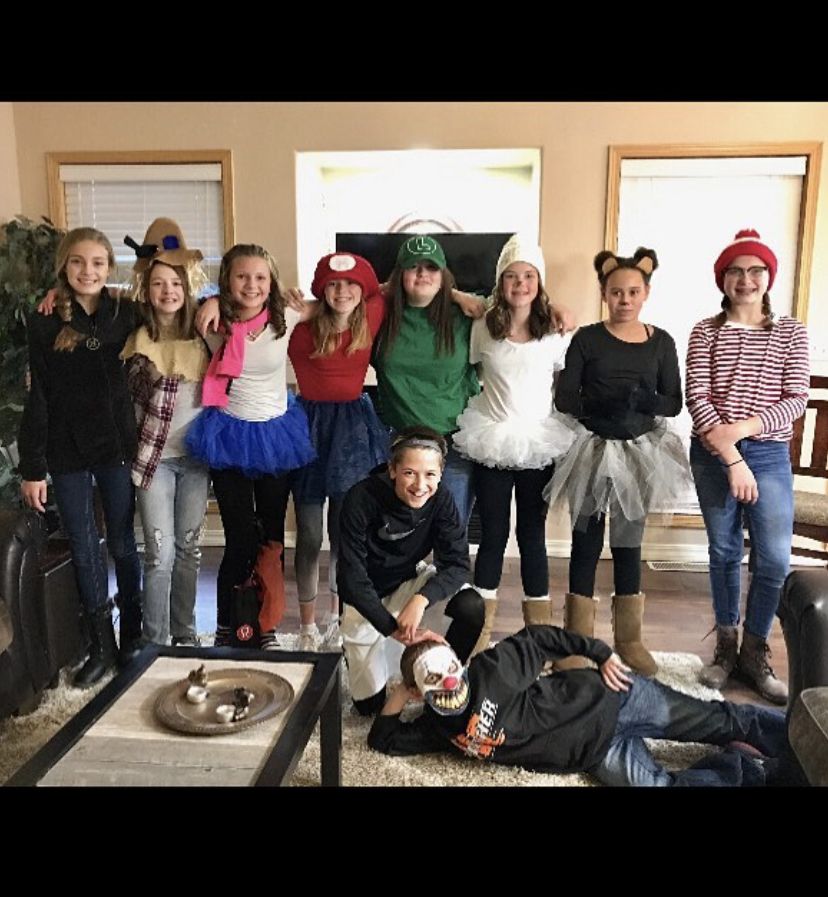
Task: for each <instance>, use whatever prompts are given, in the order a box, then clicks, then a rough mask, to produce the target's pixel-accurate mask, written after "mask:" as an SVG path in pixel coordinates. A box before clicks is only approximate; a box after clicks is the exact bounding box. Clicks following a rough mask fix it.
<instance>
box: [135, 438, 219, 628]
mask: <svg viewBox="0 0 828 897" xmlns="http://www.w3.org/2000/svg"><path fill="white" fill-rule="evenodd" d="M209 487H210V471H209V470H208V469H207V467H206V466H205V465H204V464H202V463H201V462H200V461H198V460H196V459H195V458H191V457H189V456H188V455H184V456H182V457H180V458H167V459H165V460H162V461H161V463H160V464H159V465H158V469H157V470H156V472H155V476H154V477H153V478H152V483H151V484H150V488H149V489H139V490H138V511H139V513H140V514H141V525H142V526H143V529H144V542H145V548H144V636H145V637H146V638H147V639H149V640H150V641H151V642H155V643H156V644H159V645H166V644H167V642H168V640H169V637H170V634H172V635H173V636H175V637H177V638H193V637H195V635H196V626H195V603H196V586H197V584H198V569H199V566H200V564H201V547H200V542H201V531H202V527H203V525H204V512H205V509H206V507H207V492H208V489H209Z"/></svg>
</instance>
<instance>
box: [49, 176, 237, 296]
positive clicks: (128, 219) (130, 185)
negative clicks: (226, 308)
mask: <svg viewBox="0 0 828 897" xmlns="http://www.w3.org/2000/svg"><path fill="white" fill-rule="evenodd" d="M59 172H60V173H59V179H60V187H61V192H62V194H63V200H64V203H65V220H66V226H67V227H68V228H73V227H95V228H98V230H101V231H103V232H104V233H105V234H106V235H107V237H109V239H110V241H111V242H112V247H113V249H114V250H115V257H116V262H117V268H116V272H115V273H114V274H113V276H112V282H113V283H119V284H128V283H129V282H130V279H131V277H132V266H133V264H134V262H135V253H134V251H133V250H132V249H130V248H129V247H128V246H126V245H125V244H124V237H125V236H127V235H128V236H130V237H132V238H133V239H134V240H136V241H137V242H138V243H140V242H141V241H142V240H143V238H144V234H145V233H146V230H147V227H148V226H149V224H150V223H151V222H152V221H153V219H155V218H159V217H162V216H163V217H167V218H172V219H174V220H175V221H177V222H178V224H179V225H180V227H181V231H182V233H183V234H184V239H185V240H186V243H187V246H188V247H189V248H191V249H200V250H201V251H202V253H203V254H204V262H203V265H204V268H205V271H206V272H207V275H208V278H209V281H210V285H209V286H208V288H207V289H209V290H210V291H211V292H214V291H215V288H216V286H215V285H216V283H217V281H218V269H219V264H220V263H221V257H222V255H223V254H224V251H225V248H226V247H225V245H224V244H225V227H224V214H225V210H224V202H223V189H222V166H221V165H220V164H218V163H206V164H205V163H193V164H163V165H156V164H150V165H145V164H103V165H100V164H95V165H83V164H80V165H75V164H66V165H60V169H59Z"/></svg>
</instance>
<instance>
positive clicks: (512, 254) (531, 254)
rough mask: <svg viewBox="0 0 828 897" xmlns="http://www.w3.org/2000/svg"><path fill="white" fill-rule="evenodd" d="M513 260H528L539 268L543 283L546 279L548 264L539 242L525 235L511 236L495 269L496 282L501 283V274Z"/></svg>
mask: <svg viewBox="0 0 828 897" xmlns="http://www.w3.org/2000/svg"><path fill="white" fill-rule="evenodd" d="M512 262H526V263H527V264H530V265H532V267H534V268H537V271H538V274H540V279H541V283H543V282H544V281H545V280H546V265H545V264H544V261H543V250H542V249H541V248H540V246H538V244H537V243H533V242H532V241H531V240H529V239H527V238H526V237H525V236H524V235H521V234H514V235H513V236H512V237H510V238H509V240H508V242H507V243H506V245H505V246H504V247H503V249H501V250H500V258H498V260H497V268H496V269H495V284H498V283H500V275H501V274H502V273H503V272H504V271H505V270H506V269H507V268H508V267H509V265H511V264H512Z"/></svg>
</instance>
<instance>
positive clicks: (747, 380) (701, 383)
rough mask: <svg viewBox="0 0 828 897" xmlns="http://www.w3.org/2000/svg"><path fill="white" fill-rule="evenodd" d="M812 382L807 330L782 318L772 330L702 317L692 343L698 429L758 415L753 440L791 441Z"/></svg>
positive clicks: (690, 405)
mask: <svg viewBox="0 0 828 897" xmlns="http://www.w3.org/2000/svg"><path fill="white" fill-rule="evenodd" d="M809 382H810V359H809V349H808V332H807V330H806V329H805V327H804V326H803V325H802V324H800V323H799V321H797V320H795V319H794V318H788V317H779V318H777V319H776V321H775V322H774V326H773V327H772V328H771V329H770V330H765V329H754V328H750V327H740V326H738V325H733V324H724V325H723V326H722V327H715V326H714V325H713V319H712V318H708V319H707V320H704V321H700V322H699V323H698V324H696V326H695V327H694V328H693V330H692V332H691V333H690V341H689V343H688V346H687V389H686V395H687V410H688V411H689V412H690V414H691V416H692V418H693V433H694V434H698V433H700V432H703V431H704V430H706V429H708V427H711V426H713V425H714V424H720V423H724V424H732V423H736V422H737V421H741V420H745V419H746V418H748V417H753V416H758V417H759V418H760V420H761V421H762V432H761V433H760V434H759V435H758V436H753V437H751V438H752V439H756V440H760V441H764V440H776V441H778V442H786V441H788V440H789V439H790V438H791V436H792V435H793V422H794V421H795V420H796V419H797V418H798V417H801V416H802V415H803V414H804V413H805V406H806V404H807V402H808V387H809Z"/></svg>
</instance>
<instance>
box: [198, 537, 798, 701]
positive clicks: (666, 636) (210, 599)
mask: <svg viewBox="0 0 828 897" xmlns="http://www.w3.org/2000/svg"><path fill="white" fill-rule="evenodd" d="M222 550H223V549H221V548H215V547H210V548H205V549H203V558H202V566H201V572H200V573H199V581H198V600H197V605H196V614H197V621H198V629H199V631H200V632H212V631H214V629H215V625H216V593H215V582H216V574H217V571H218V564H219V562H220V560H221V553H222ZM293 554H294V552H293V549H287V550H286V552H285V571H286V582H287V609H286V611H285V615H284V617H283V618H282V622H281V623H280V625H279V627H278V629H279V630H280V631H282V632H296V631H298V628H299V606H298V601H297V597H296V583H295V579H294V574H293ZM568 565H569V562H568V560H567V559H566V558H550V559H549V568H550V593H551V594H552V596H553V601H554V623H555V624H556V625H562V620H563V596H564V593H565V592H566V587H567V573H568ZM744 572H745V575H744V577H743V580H746V579H747V569H746V568H745V571H744ZM327 576H328V569H327V552H323V553H322V566H321V569H320V582H321V583H323V584H326V583H327ZM744 588H746V582H745V583H743V592H744ZM642 591H644V592H645V593H646V595H647V603H646V607H645V611H644V640H645V644H646V645H647V647H648V648H649V649H650V650H652V651H683V652H689V653H692V654H698V655H699V656H700V657H701V658H702V660H703V661H704V662H705V663H708V662H709V661H710V660H711V658H712V657H713V648H714V646H715V636H714V635H711V636H710V637H709V638H707V639H706V640H705V636H706V635H707V633H708V632H709V631H710V629H711V628H712V626H713V611H712V607H711V603H710V588H709V579H708V574H707V573H678V572H677V573H671V572H664V571H656V570H650V569H649V567H647V565H646V564H644V565H643V569H642ZM611 593H612V562H611V561H599V563H598V574H597V577H596V594H597V595H598V596H599V597H600V599H601V600H600V602H599V604H598V609H597V615H596V622H595V635H596V636H597V637H598V638H601V639H604V640H605V641H607V642H609V644H612V620H611V612H610V608H611V604H610V594H611ZM499 594H500V602H499V605H498V611H497V617H496V620H495V626H494V638H498V639H499V638H503V637H504V636H507V635H510V634H511V633H513V632H516V631H517V630H518V629H520V628H521V627H522V626H523V617H522V613H521V598H522V595H523V591H522V589H521V587H520V572H519V561H518V560H517V559H516V558H515V559H508V560H507V561H506V563H505V565H504V571H503V580H502V583H501V587H500V590H499ZM327 601H328V591H327V587H324V588H323V587H320V600H319V604H318V608H317V618H318V619H320V620H321V617H322V613H323V612H324V610H325V609H326V607H327ZM743 601H744V594H743ZM743 607H744V604H743ZM769 643H770V647H771V651H772V659H771V663H772V665H773V668H774V670H775V671H776V674H777V675H778V676H779V677H780V678H781V679H787V668H788V654H787V651H786V648H785V641H784V638H783V637H782V629H781V627H780V625H779V622H778V621H777V622H775V623H774V627H773V632H772V633H771V637H770V640H769ZM724 694H725V696H726V697H727V698H728V699H729V700H733V701H739V702H745V701H753V702H757V703H766V702H764V701H762V700H761V699H760V698H758V696H757V695H756V694H755V693H754V692H752V691H750V690H749V689H748V688H746V687H745V686H743V685H741V684H740V683H733V684H729V685H728V687H727V688H726V690H725V692H724ZM768 706H770V705H768Z"/></svg>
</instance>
